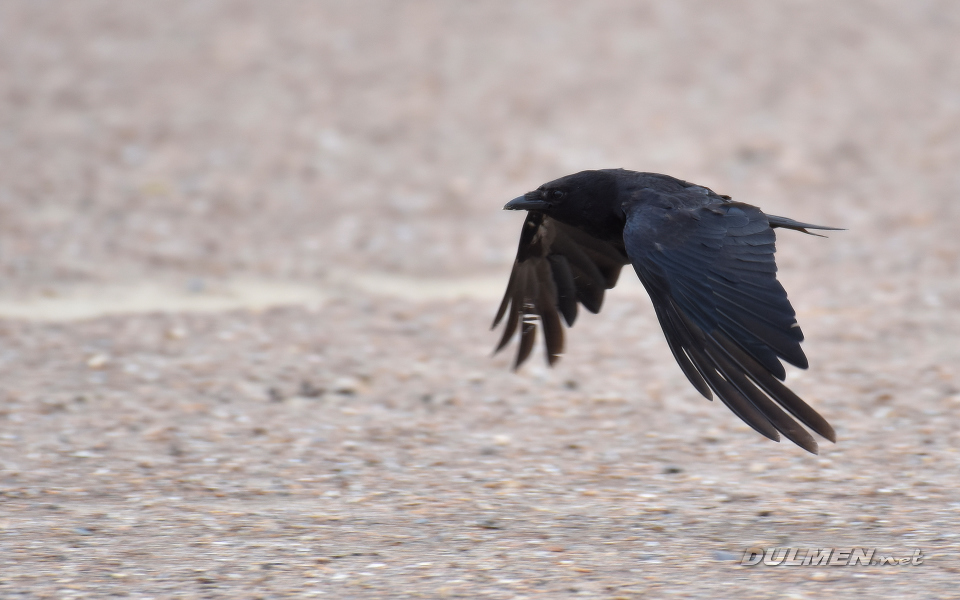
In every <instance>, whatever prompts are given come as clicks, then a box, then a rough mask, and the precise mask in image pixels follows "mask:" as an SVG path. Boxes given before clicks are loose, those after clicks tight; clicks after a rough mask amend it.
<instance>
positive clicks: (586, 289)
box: [493, 211, 630, 368]
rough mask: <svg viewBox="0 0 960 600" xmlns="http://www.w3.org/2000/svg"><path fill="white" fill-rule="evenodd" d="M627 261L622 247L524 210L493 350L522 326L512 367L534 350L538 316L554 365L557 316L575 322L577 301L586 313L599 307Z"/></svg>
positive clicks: (559, 339) (558, 345)
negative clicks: (503, 323) (502, 323)
mask: <svg viewBox="0 0 960 600" xmlns="http://www.w3.org/2000/svg"><path fill="white" fill-rule="evenodd" d="M629 262H630V261H629V260H628V259H627V256H626V255H625V254H624V251H623V249H622V248H617V247H616V246H614V245H613V244H610V243H607V242H604V241H602V240H598V239H597V238H594V237H592V236H590V235H588V234H586V233H584V232H582V231H580V230H579V229H576V228H574V227H570V226H569V225H564V224H562V223H560V222H558V221H556V220H554V219H551V218H550V217H547V216H545V215H544V214H543V213H541V212H534V211H531V212H529V213H527V218H526V220H525V221H524V223H523V231H521V233H520V247H519V248H518V250H517V259H516V261H515V262H514V263H513V271H511V272H510V281H509V283H507V291H506V293H505V294H504V296H503V301H502V302H501V303H500V309H499V310H498V311H497V316H496V318H495V319H494V320H493V327H496V326H497V324H498V323H500V321H501V320H502V319H503V318H504V316H506V318H507V320H506V326H505V328H504V330H503V337H501V339H500V344H499V345H498V346H497V349H496V352H499V351H500V350H502V349H503V347H504V346H506V345H507V343H508V342H509V341H510V339H511V338H512V337H513V334H514V333H515V332H516V330H517V327H518V326H520V347H519V349H518V351H517V358H516V361H515V362H514V368H517V367H519V366H520V365H521V364H522V363H523V361H525V360H526V359H527V357H528V356H530V352H531V351H532V350H533V345H534V341H535V340H536V332H537V320H539V321H540V323H541V325H542V326H543V337H544V341H545V342H546V349H547V361H548V362H549V363H550V364H551V365H552V364H553V363H554V362H556V361H557V359H558V358H559V357H560V354H561V353H562V352H563V325H562V324H561V323H560V315H563V319H564V320H565V321H566V322H567V325H573V322H574V320H575V319H576V318H577V302H579V303H580V304H583V306H584V307H585V308H586V309H587V310H589V311H590V312H593V313H595V312H597V311H599V310H600V305H601V304H602V303H603V292H604V290H607V289H610V288H612V287H613V286H614V285H615V284H616V283H617V277H618V276H619V275H620V269H621V268H622V267H623V265H625V264H629Z"/></svg>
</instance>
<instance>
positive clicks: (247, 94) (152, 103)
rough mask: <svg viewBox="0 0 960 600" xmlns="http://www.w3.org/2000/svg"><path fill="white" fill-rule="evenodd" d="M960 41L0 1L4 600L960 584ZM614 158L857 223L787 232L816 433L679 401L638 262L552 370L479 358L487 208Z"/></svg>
mask: <svg viewBox="0 0 960 600" xmlns="http://www.w3.org/2000/svg"><path fill="white" fill-rule="evenodd" d="M958 31H960V6H958V5H956V4H955V3H950V2H921V1H917V2H911V3H898V2H845V3H842V4H837V3H828V2H786V1H785V2H763V1H757V2H722V3H721V2H600V3H564V2H525V3H523V4H522V5H514V4H512V3H493V2H487V3H442V2H405V3H396V2H387V1H383V2H375V1H361V2H351V3H338V2H310V3H307V2H292V1H291V2H273V3H254V2H211V1H203V0H194V1H191V2H164V3H156V4H148V3H132V2H131V3H126V2H125V3H116V2H106V1H104V2H95V1H80V2H70V3H58V4H57V5H56V6H55V7H54V6H53V5H52V4H49V3H38V2H28V1H22V2H21V1H10V2H4V3H0V381H2V382H3V383H2V386H0V597H3V598H35V597H36V598H41V597H57V598H69V597H106V596H110V595H121V596H130V597H134V598H147V597H154V598H172V597H182V598H236V597H240V598H246V597H250V598H255V597H262V598H274V597H300V596H303V597H307V596H312V595H326V596H329V597H335V598H394V597H395V598H403V597H462V598H473V597H481V596H482V597H489V598H537V597H539V598H561V597H590V598H637V597H653V598H658V597H667V596H681V597H684V596H686V597H703V598H717V597H739V598H768V597H770V596H771V595H774V594H776V595H778V596H781V597H788V598H806V597H840V596H841V595H843V596H850V595H853V594H870V595H877V596H881V597H884V596H887V597H889V596H892V595H895V596H897V597H903V598H945V597H951V596H955V595H956V582H957V581H958V580H960V574H958V573H960V561H958V536H960V526H958V525H957V523H958V517H960V494H958V492H957V487H958V483H960V475H958V473H960V470H958V467H960V433H958V431H957V428H956V426H955V423H956V422H957V420H958V417H960V368H958V365H960V343H958V341H960V313H958V311H960V267H958V260H960V236H957V234H956V229H957V226H958V225H960V209H958V204H957V202H956V200H955V199H956V198H957V196H958V193H960V170H958V169H957V165H958V164H960V52H958V48H960V46H958V44H957V41H956V40H957V37H958ZM621 166H622V167H625V168H633V169H637V170H648V171H659V172H666V173H670V174H673V175H676V176H679V177H682V178H684V179H688V180H691V181H695V182H697V183H701V184H703V185H707V186H709V187H711V188H713V189H715V190H717V191H718V192H721V193H726V194H731V195H733V196H734V198H735V199H737V200H740V201H744V202H748V203H751V204H756V205H759V206H761V207H762V208H764V209H765V210H767V211H768V212H771V213H774V214H783V215H786V216H790V217H793V218H796V219H799V220H804V221H810V222H816V223H823V224H827V225H836V226H841V227H846V228H848V231H845V232H835V233H831V234H830V237H829V239H819V238H814V237H807V236H803V235H800V234H795V233H792V232H785V233H781V234H780V235H779V240H778V241H779V254H778V261H779V264H780V267H781V280H782V281H783V283H784V285H785V287H786V288H787V290H788V291H789V292H790V297H791V299H792V301H793V303H794V305H795V307H796V308H797V312H798V315H799V320H800V323H801V325H802V326H803V328H804V332H805V333H806V335H807V341H806V343H805V349H806V351H807V353H808V356H809V357H810V362H811V368H810V370H809V371H802V372H801V371H797V370H792V371H791V372H790V373H789V375H788V383H789V384H790V385H791V387H792V388H793V389H795V390H796V391H797V392H798V393H800V394H801V395H802V396H803V397H804V398H806V399H807V400H808V401H809V402H810V403H811V404H812V405H814V406H815V407H816V408H817V409H818V410H819V411H820V412H821V413H822V414H823V415H824V416H825V417H827V418H828V419H829V420H830V422H831V423H832V424H833V425H834V426H835V427H836V429H837V432H838V443H837V444H836V445H833V444H829V443H827V442H824V443H823V444H822V445H821V453H820V455H819V456H812V455H809V454H806V453H804V452H803V451H802V450H800V449H798V448H796V447H793V446H792V445H790V444H789V443H784V444H774V443H772V442H770V441H767V440H765V439H763V438H761V437H760V436H759V435H757V434H756V433H754V432H752V431H751V430H749V429H748V428H747V426H746V425H743V424H742V423H741V422H740V421H739V420H738V419H737V418H736V417H734V416H733V415H732V414H731V413H730V412H729V411H728V410H726V409H725V408H724V407H723V406H722V405H719V404H718V403H711V402H707V401H705V400H703V398H701V397H699V396H698V395H697V394H696V392H695V391H694V390H693V389H692V388H691V387H690V385H689V384H688V383H687V382H686V380H685V379H684V378H683V375H682V373H681V372H680V370H679V368H678V367H677V366H676V365H675V363H674V362H673V359H672V357H671V356H670V352H669V350H668V349H667V347H666V344H665V342H664V340H663V336H662V334H661V333H660V332H659V329H658V327H657V324H656V319H655V316H654V315H653V311H652V309H651V307H650V304H649V301H648V300H647V299H646V298H645V296H644V295H643V292H642V289H641V288H640V286H639V284H637V283H635V282H633V283H631V282H629V281H624V282H623V283H622V284H621V287H622V289H620V288H618V289H617V290H614V291H613V292H611V293H610V294H609V295H608V298H607V301H606V305H605V307H604V311H603V312H602V313H601V314H600V315H596V316H593V315H584V316H582V317H581V320H579V321H578V325H577V326H576V328H574V329H573V330H571V331H570V332H569V335H568V341H569V348H568V354H567V355H566V356H565V357H564V359H563V360H562V361H561V362H560V364H559V365H558V368H556V369H553V370H549V369H547V368H546V366H545V365H544V364H543V360H542V355H541V356H538V357H535V359H534V360H533V361H532V363H533V364H530V365H529V366H526V367H524V369H523V370H521V371H520V372H519V373H512V372H511V371H510V370H509V359H510V357H509V356H507V355H498V356H496V357H494V358H491V357H490V349H491V348H492V346H493V344H494V343H495V341H496V339H497V338H496V334H495V333H490V332H488V327H489V322H490V319H491V318H492V316H493V312H494V310H495V308H496V304H497V300H498V295H499V294H500V293H501V291H502V287H501V286H502V285H504V284H505V282H506V278H507V274H508V272H509V268H510V263H511V260H512V256H513V252H514V251H515V248H516V239H517V236H518V233H519V225H520V222H521V219H522V217H521V216H520V215H517V214H511V213H504V212H502V211H500V210H499V208H500V207H501V206H502V204H503V203H504V201H505V200H508V199H509V198H512V197H514V196H516V195H517V194H518V193H520V192H523V191H526V190H528V189H532V188H533V187H536V186H537V185H539V184H540V183H542V182H543V181H546V180H548V179H552V178H554V177H557V176H559V175H563V174H566V173H569V172H572V171H576V170H580V169H584V168H596V167H621ZM632 277H633V276H632V274H631V273H629V272H624V279H625V280H626V279H629V278H632ZM538 352H539V350H538ZM628 354H629V356H628ZM753 546H762V547H773V546H777V547H786V546H792V547H803V548H807V547H816V548H849V547H868V548H873V547H876V548H877V549H878V553H882V554H886V555H896V556H910V555H912V554H913V552H914V550H915V549H918V548H919V549H921V550H922V552H923V554H924V556H925V557H926V558H925V560H924V564H923V565H921V566H869V567H862V566H858V567H810V566H807V567H784V566H781V567H770V566H763V565H761V566H757V567H743V566H740V565H739V562H740V557H741V555H742V553H743V551H744V550H745V549H747V548H749V547H753Z"/></svg>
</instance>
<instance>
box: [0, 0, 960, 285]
mask: <svg viewBox="0 0 960 600" xmlns="http://www.w3.org/2000/svg"><path fill="white" fill-rule="evenodd" d="M958 21H960V11H958V10H957V9H956V8H955V7H954V5H953V4H952V3H950V2H935V1H922V2H912V3H909V4H904V3H901V2H845V3H842V4H839V5H838V4H835V3H826V2H823V3H816V2H814V3H809V2H777V3H769V2H695V1H691V2H681V3H675V2H601V3H590V4H583V3H573V2H570V3H567V2H544V3H541V2H525V3H522V4H520V5H517V4H514V3H488V2H484V3H472V2H417V1H414V2H399V3H395V2H374V1H360V2H350V3H341V2H288V1H281V2H272V3H269V4H263V3H258V2H243V1H236V2H210V1H205V0H201V1H191V2H165V3H163V5H162V7H161V6H160V5H151V4H149V3H141V2H124V3H119V4H118V3H115V2H95V1H84V2H71V3H62V4H61V3H58V4H50V3H44V2H4V3H3V4H2V6H0V268H2V273H3V278H2V283H0V286H2V288H0V294H10V293H14V292H16V293H20V292H23V291H25V290H33V291H37V290H41V291H42V290H47V293H48V295H49V294H55V293H63V290H62V289H61V288H63V287H64V286H69V285H72V284H79V283H105V282H116V281H140V280H144V279H150V280H154V281H155V280H157V278H161V279H164V280H169V283H170V285H173V286H181V285H192V286H193V287H194V288H198V287H199V286H201V285H203V284H205V283H206V280H208V279H217V278H230V277H238V276H248V277H254V278H261V279H264V280H269V279H274V280H275V279H281V280H301V281H306V282H313V283H318V284H319V283H322V282H324V281H326V280H329V278H331V277H335V275H336V274H337V273H339V272H342V271H349V272H351V273H352V272H356V271H363V272H370V273H392V274H402V275H408V276H411V277H459V278H464V277H470V276H481V275H486V276H491V277H493V276H498V277H501V279H504V280H505V277H506V270H507V268H508V267H509V264H510V261H511V260H512V255H513V252H514V251H515V242H516V237H517V228H518V225H519V217H518V216H517V215H510V214H501V212H500V207H501V206H502V205H503V203H504V202H505V200H507V199H510V198H513V197H515V196H516V195H518V194H519V193H522V192H524V191H527V190H529V189H533V188H535V187H536V186H538V185H539V184H540V183H543V182H544V181H547V180H550V179H554V178H556V177H558V176H561V175H564V174H567V173H570V172H575V171H578V170H582V169H588V168H605V167H623V168H628V169H634V170H642V171H655V172H663V173H668V174H671V175H674V176H677V177H680V178H683V179H687V180H691V181H694V182H697V183H700V184H703V185H707V186H709V187H712V188H714V189H715V190H717V191H719V192H721V193H725V194H730V195H732V196H734V197H735V198H736V199H738V200H740V201H743V202H747V203H752V204H756V205H759V206H761V207H763V208H764V209H765V210H767V211H769V212H772V213H775V214H777V213H784V214H787V215H789V216H792V217H794V218H797V219H802V220H809V221H813V222H824V223H826V224H830V225H838V226H843V227H847V228H849V229H850V230H851V233H848V234H843V235H840V236H836V239H835V240H834V241H833V242H831V243H830V244H806V243H805V244H806V245H805V246H804V248H806V249H807V250H809V252H806V251H805V252H803V253H802V254H801V253H793V256H792V258H790V259H789V260H791V261H796V262H797V263H800V264H805V265H812V263H813V262H814V261H822V260H839V259H840V258H842V260H843V262H844V265H846V267H847V268H853V269H856V270H857V271H858V272H862V271H863V270H864V269H866V270H869V271H870V272H871V274H872V276H874V277H876V278H878V279H885V278H890V277H891V269H893V268H896V267H899V266H907V265H909V266H910V274H911V275H910V276H917V275H918V274H919V272H931V273H932V272H936V273H939V274H947V273H949V274H952V275H956V266H955V265H956V260H955V256H956V250H957V241H956V237H957V236H955V235H950V234H948V232H949V231H951V229H952V227H953V226H954V225H955V224H956V223H958V222H960V221H958V213H957V210H958V209H957V208H956V204H957V203H956V202H954V201H953V199H954V198H956V197H957V195H958V192H960V171H958V170H957V168H956V165H957V164H958V158H960V142H958V133H960V64H958V63H960V52H958V51H957V50H958V46H957V42H956V35H957V31H958V26H960V22H958ZM917 227H922V228H924V231H925V232H926V233H925V235H923V236H921V237H919V238H917V239H912V240H911V242H909V243H908V242H906V240H905V236H908V235H910V232H913V231H915V230H916V228H917ZM881 233H882V235H880V234H881ZM878 238H882V239H878ZM918 270H919V272H918ZM902 276H903V274H898V275H897V276H896V277H897V279H891V280H890V282H889V283H890V284H891V285H893V284H896V285H897V287H900V283H899V282H900V281H901V280H900V279H899V278H900V277H902ZM188 282H192V283H188ZM930 283H931V285H933V286H934V287H933V288H932V289H930V290H929V291H930V292H931V293H934V294H936V293H940V292H941V291H942V290H940V289H939V288H937V287H936V286H937V285H946V283H945V282H943V281H941V282H939V283H936V284H934V283H933V282H930Z"/></svg>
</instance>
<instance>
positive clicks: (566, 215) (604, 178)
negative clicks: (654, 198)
mask: <svg viewBox="0 0 960 600" xmlns="http://www.w3.org/2000/svg"><path fill="white" fill-rule="evenodd" d="M503 208H504V210H529V211H536V212H542V213H544V214H545V215H547V216H549V217H551V218H554V219H556V220H557V221H560V222H561V223H566V224H567V225H572V226H574V227H577V228H579V229H583V230H585V231H588V232H590V233H593V234H594V235H597V234H598V232H600V231H609V230H610V225H612V224H614V223H616V224H618V225H619V227H620V228H622V226H623V221H624V217H623V211H622V210H621V208H620V201H619V200H618V192H617V171H616V170H603V171H581V172H579V173H574V174H573V175H567V176H566V177H561V178H560V179H556V180H554V181H551V182H549V183H545V184H543V185H541V186H540V187H538V188H537V189H535V190H534V191H532V192H527V193H526V194H524V195H522V196H520V197H519V198H514V199H513V200H511V201H510V202H508V203H507V204H506V206H504V207H503ZM614 230H615V231H616V232H617V233H619V229H618V228H615V229H614ZM598 237H606V236H602V235H598Z"/></svg>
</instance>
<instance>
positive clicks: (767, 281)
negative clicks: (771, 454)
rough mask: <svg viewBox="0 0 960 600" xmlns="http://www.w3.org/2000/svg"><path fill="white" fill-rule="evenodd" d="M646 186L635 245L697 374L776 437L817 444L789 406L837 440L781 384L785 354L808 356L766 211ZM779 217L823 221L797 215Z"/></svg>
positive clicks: (633, 218)
mask: <svg viewBox="0 0 960 600" xmlns="http://www.w3.org/2000/svg"><path fill="white" fill-rule="evenodd" d="M643 194H645V195H646V196H645V197H643V198H642V199H641V201H640V202H637V203H635V204H632V205H629V206H628V207H627V208H626V214H627V223H626V227H625V228H624V243H625V247H626V251H627V254H628V255H629V257H630V261H631V262H632V263H633V266H634V269H636V271H637V275H638V276H639V277H640V281H641V282H642V283H643V285H644V287H645V288H646V289H647V292H649V294H650V298H651V299H652V300H653V306H654V309H655V310H656V313H657V318H658V319H659V321H660V325H661V327H663V332H664V334H665V335H666V338H667V343H668V344H669V346H670V349H671V350H672V351H673V355H674V357H675V358H676V359H677V362H678V363H679V365H680V368H681V369H682V370H683V372H684V374H686V376H687V378H688V379H689V380H690V382H691V383H692V384H693V385H694V387H696V388H697V390H698V391H699V392H700V393H701V394H703V395H704V396H705V397H707V398H712V394H711V390H712V391H713V393H716V395H717V396H719V397H720V399H721V400H722V401H723V403H724V404H726V405H727V406H728V407H729V408H730V409H731V410H732V411H733V412H734V413H735V414H736V415H737V416H738V417H740V418H741V419H743V420H744V421H745V422H746V423H747V424H749V425H750V426H751V427H753V428H754V429H756V430H757V431H759V432H760V433H762V434H763V435H765V436H767V437H769V438H771V439H773V440H779V439H780V436H779V435H778V433H777V432H780V433H782V434H783V435H785V436H786V437H787V438H789V439H790V440H793V441H794V442H795V443H796V444H797V445H799V446H800V447H802V448H804V449H805V450H808V451H809V452H813V453H816V452H817V443H816V441H814V439H813V436H811V435H810V433H809V432H807V431H806V430H805V429H804V428H803V427H801V426H800V425H799V424H797V423H796V421H794V420H793V419H792V418H791V417H790V415H788V414H787V413H785V412H784V411H783V410H781V407H783V408H784V409H786V410H787V411H788V412H789V413H790V414H792V415H793V416H794V417H796V418H797V419H799V420H800V422H802V423H804V424H805V425H807V427H809V428H810V429H812V430H813V431H815V432H816V433H818V434H820V435H821V436H823V437H825V438H827V439H828V440H830V441H834V440H835V434H834V431H833V428H832V427H830V425H829V424H828V423H827V422H826V420H824V419H823V417H821V416H820V415H819V414H817V412H816V411H814V410H813V409H812V408H811V407H810V406H809V405H807V404H806V403H805V402H804V401H803V400H801V399H800V398H799V397H798V396H797V395H796V394H794V393H793V392H791V391H790V390H789V389H787V388H786V386H784V385H783V383H781V381H782V380H783V379H784V377H785V371H784V368H783V365H782V364H781V363H780V359H783V360H785V361H787V362H789V363H790V364H793V365H796V366H798V367H801V368H806V367H807V359H806V356H804V354H803V351H802V350H801V349H800V342H801V341H802V340H803V333H802V332H801V331H800V328H799V326H798V325H797V321H796V313H795V312H794V310H793V307H792V306H791V305H790V302H789V301H788V300H787V293H786V292H785V291H784V289H783V286H781V285H780V282H778V281H777V278H776V272H777V266H776V263H775V262H774V250H775V247H774V242H775V235H774V232H773V229H771V222H770V220H768V218H767V216H766V215H764V214H763V213H762V212H761V211H760V209H758V208H756V207H754V206H750V205H747V204H740V203H737V202H717V203H714V204H709V205H706V206H702V205H701V206H693V207H691V206H690V204H689V203H687V204H684V203H683V202H679V201H675V199H674V198H671V197H669V196H666V195H661V194H659V193H658V192H655V191H653V190H647V191H644V192H643ZM774 218H775V219H780V218H779V217H774ZM776 225H778V226H791V225H793V226H794V227H793V228H799V227H800V226H803V227H815V226H813V225H808V224H805V223H797V222H795V221H790V220H789V219H781V220H780V222H778V223H776ZM778 405H779V406H778Z"/></svg>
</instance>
